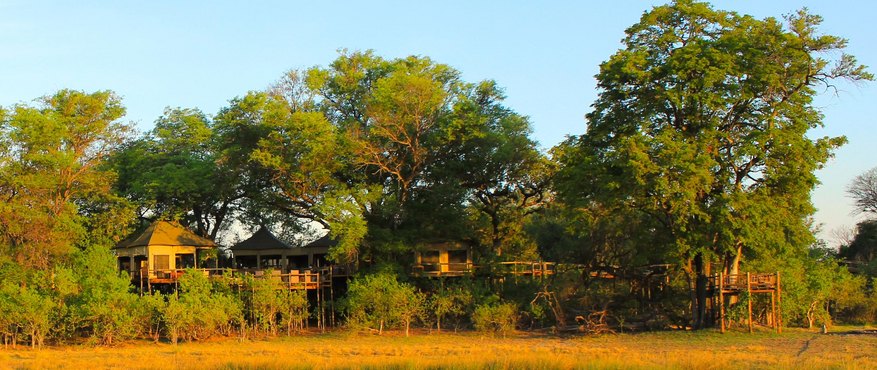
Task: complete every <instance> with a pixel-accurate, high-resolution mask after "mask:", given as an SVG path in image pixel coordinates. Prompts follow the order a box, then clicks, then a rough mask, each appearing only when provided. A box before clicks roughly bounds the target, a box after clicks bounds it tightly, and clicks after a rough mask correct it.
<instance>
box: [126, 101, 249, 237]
mask: <svg viewBox="0 0 877 370" xmlns="http://www.w3.org/2000/svg"><path fill="white" fill-rule="evenodd" d="M214 126H215V125H214V123H213V122H211V121H210V119H209V118H208V117H207V116H206V115H205V114H204V113H202V112H201V111H199V110H197V109H182V108H175V109H171V108H166V109H165V111H164V115H162V116H161V117H159V118H158V119H157V120H156V121H155V128H153V129H152V131H150V132H148V133H147V134H146V135H145V136H143V137H141V138H139V139H137V140H135V141H131V142H129V143H127V144H126V146H125V147H124V150H122V151H120V152H119V153H117V154H116V155H114V156H113V158H112V161H111V164H112V168H113V169H114V170H115V171H117V172H118V173H119V179H118V181H117V182H116V189H117V191H118V192H120V193H121V194H122V195H124V196H125V197H126V198H127V199H129V200H130V201H132V202H133V203H135V204H136V205H137V206H138V213H139V216H140V217H147V216H148V217H152V218H156V219H172V220H180V221H182V222H183V224H186V225H192V226H193V229H194V230H196V232H197V233H198V234H200V235H202V236H205V237H210V238H211V239H215V238H216V236H217V234H218V233H219V231H220V230H222V229H223V227H224V226H225V222H226V220H227V217H228V216H229V214H230V213H232V212H233V211H234V210H235V207H237V206H238V203H239V200H240V199H241V198H242V197H243V195H244V194H245V192H246V186H247V184H245V183H244V182H243V181H241V180H242V178H241V176H240V169H239V168H237V167H236V166H234V165H231V164H229V163H227V162H225V161H222V160H220V159H221V157H220V151H221V148H220V143H221V141H220V140H219V139H218V138H217V137H216V136H217V134H216V132H215V130H216V129H215V127H214Z"/></svg>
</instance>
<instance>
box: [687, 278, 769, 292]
mask: <svg viewBox="0 0 877 370" xmlns="http://www.w3.org/2000/svg"><path fill="white" fill-rule="evenodd" d="M747 276H748V278H747ZM692 284H694V281H692ZM776 288H777V274H775V273H773V274H753V273H749V274H717V275H712V276H709V277H707V290H710V291H715V292H718V290H721V291H722V292H723V293H738V292H742V291H746V290H749V291H752V292H756V293H757V292H770V291H773V290H776ZM692 289H695V287H694V286H692Z"/></svg>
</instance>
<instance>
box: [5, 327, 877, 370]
mask: <svg viewBox="0 0 877 370" xmlns="http://www.w3.org/2000/svg"><path fill="white" fill-rule="evenodd" d="M0 368H23V369H36V368H56V369H74V368H87V369H104V368H128V369H146V368H170V369H213V368H218V369H349V368H366V369H440V368H441V369H520V368H534V369H535V368H538V369H745V368H755V369H762V368H763V369H795V370H802V369H804V370H806V369H826V368H837V369H875V368H877V338H874V337H867V336H827V335H821V334H818V333H816V332H810V331H803V330H789V332H787V333H783V334H775V333H772V332H767V331H763V332H758V333H755V334H748V333H743V332H729V333H726V334H719V333H716V332H713V331H701V332H658V333H643V334H632V335H628V334H623V335H604V336H568V337H563V338H558V337H555V336H535V335H532V334H528V333H518V334H517V335H516V336H514V337H512V336H510V337H507V338H502V337H492V336H482V335H480V334H477V333H463V334H451V333H441V334H436V333H433V334H428V333H418V334H417V335H415V336H413V337H411V338H405V337H404V336H402V335H401V334H400V333H389V335H384V336H380V337H379V336H377V335H372V334H356V333H346V332H336V333H330V334H311V335H304V336H297V337H290V338H278V339H270V340H259V341H244V342H241V341H238V340H237V339H222V340H213V341H208V342H195V343H184V344H181V345H179V346H173V345H170V344H166V343H161V344H154V343H151V342H146V341H144V342H131V343H126V344H123V345H119V346H115V347H89V346H69V347H57V348H50V349H45V350H42V351H34V350H29V349H19V350H0Z"/></svg>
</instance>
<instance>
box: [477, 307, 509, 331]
mask: <svg viewBox="0 0 877 370" xmlns="http://www.w3.org/2000/svg"><path fill="white" fill-rule="evenodd" d="M516 321H517V307H516V306H515V305H514V304H512V303H508V302H498V303H493V304H484V305H480V306H477V307H476V308H475V312H473V313H472V323H473V324H475V329H477V330H479V331H482V332H495V333H500V334H502V335H503V336H505V335H506V334H508V333H510V332H512V331H514V330H515V322H516Z"/></svg>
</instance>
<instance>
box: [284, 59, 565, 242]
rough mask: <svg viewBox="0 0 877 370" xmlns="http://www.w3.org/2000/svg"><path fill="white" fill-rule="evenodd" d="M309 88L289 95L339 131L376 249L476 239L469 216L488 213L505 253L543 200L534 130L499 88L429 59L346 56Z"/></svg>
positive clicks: (347, 176)
mask: <svg viewBox="0 0 877 370" xmlns="http://www.w3.org/2000/svg"><path fill="white" fill-rule="evenodd" d="M295 76H296V74H292V75H290V76H288V77H295ZM289 81H290V82H293V81H294V79H293V78H290V79H289ZM307 83H308V86H309V87H310V88H311V91H312V92H314V93H313V94H304V93H289V94H283V96H284V97H286V98H287V100H290V99H292V100H300V101H301V102H302V103H300V104H294V106H297V107H298V106H301V107H308V106H314V107H316V109H319V110H320V111H322V112H323V113H324V115H325V116H326V117H327V119H328V120H329V121H330V122H331V123H332V124H333V125H334V126H335V128H336V132H337V134H338V135H339V136H338V137H339V141H338V144H339V145H340V146H341V147H343V148H344V149H345V151H344V152H342V153H343V154H342V155H344V158H345V159H346V160H347V162H348V164H347V166H346V167H345V168H344V169H343V171H341V172H342V173H343V174H342V175H341V176H340V177H339V180H340V181H342V182H344V183H345V184H347V186H348V187H349V188H352V189H360V192H361V193H367V194H368V195H369V196H365V197H363V198H364V199H367V202H365V203H363V204H362V207H361V209H362V211H363V215H364V219H365V220H366V221H367V224H368V229H369V232H368V237H367V238H366V241H365V245H367V246H370V247H374V248H371V250H372V251H376V250H378V249H388V248H387V247H388V246H402V247H403V249H402V250H404V249H405V248H410V245H412V244H416V243H419V242H429V241H432V240H435V239H436V238H447V239H458V238H461V237H464V236H466V235H467V234H469V235H472V234H473V233H472V231H473V230H472V227H469V226H468V225H466V223H465V221H466V220H467V214H468V210H469V209H474V210H475V212H479V213H481V214H484V215H485V217H486V218H487V219H488V221H487V223H488V225H489V226H487V227H486V228H483V229H481V230H483V231H485V232H484V233H483V234H484V236H485V239H486V240H487V244H490V245H491V247H492V248H493V249H495V250H500V248H501V247H500V245H501V244H502V243H503V242H505V241H506V240H507V239H508V238H509V237H510V236H511V235H513V234H514V233H515V232H516V230H517V229H519V227H516V226H514V225H515V224H519V223H520V222H522V217H523V216H524V215H526V214H527V213H529V212H532V211H533V210H534V209H537V208H538V207H539V206H540V205H541V203H542V201H543V200H544V199H545V195H546V192H545V191H546V184H547V180H548V179H549V178H550V174H549V173H550V171H547V167H548V166H547V161H546V160H545V157H544V155H543V154H542V153H540V152H539V151H538V148H537V145H536V143H535V142H534V141H533V140H532V139H530V138H529V134H530V123H529V121H528V119H527V118H526V117H523V116H520V115H518V114H516V113H515V112H514V111H512V110H510V109H508V108H506V107H504V106H502V104H501V102H502V100H503V99H504V96H503V95H502V92H501V90H500V89H498V88H497V87H496V84H495V83H494V82H492V81H483V82H480V83H476V84H473V83H467V82H465V81H463V80H462V79H461V78H460V73H459V72H458V71H456V70H454V69H453V68H451V67H449V66H447V65H444V64H439V63H436V62H433V61H432V60H430V59H429V58H424V57H413V56H412V57H407V58H400V59H394V60H385V59H383V58H380V57H377V56H375V55H373V53H371V52H352V53H348V52H343V53H342V55H341V56H340V57H339V58H338V59H337V60H336V61H335V62H334V63H332V64H331V65H330V66H329V67H328V68H325V69H324V68H314V69H311V70H309V71H308V74H307ZM278 85H280V84H278ZM286 85H292V86H295V84H289V83H287V84H286ZM290 91H299V92H300V91H301V90H290ZM295 97H299V98H295ZM311 99H314V100H311ZM311 104H313V105H311ZM339 154H341V153H339ZM389 249H393V248H389Z"/></svg>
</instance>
